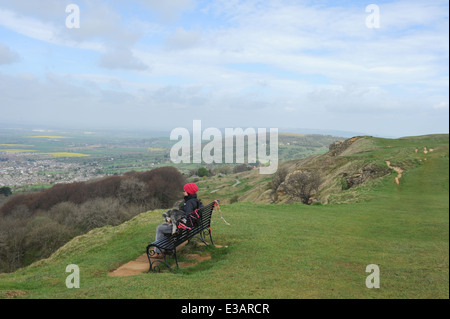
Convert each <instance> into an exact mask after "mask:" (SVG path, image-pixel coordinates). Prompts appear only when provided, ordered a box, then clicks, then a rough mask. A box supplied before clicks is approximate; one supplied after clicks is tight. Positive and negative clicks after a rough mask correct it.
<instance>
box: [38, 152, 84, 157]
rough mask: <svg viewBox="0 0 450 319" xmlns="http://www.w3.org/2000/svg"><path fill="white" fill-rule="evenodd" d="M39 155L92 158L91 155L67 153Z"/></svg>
mask: <svg viewBox="0 0 450 319" xmlns="http://www.w3.org/2000/svg"><path fill="white" fill-rule="evenodd" d="M38 154H40V155H47V156H52V157H87V156H91V155H87V154H81V153H65V152H56V153H38Z"/></svg>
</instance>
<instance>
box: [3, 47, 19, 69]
mask: <svg viewBox="0 0 450 319" xmlns="http://www.w3.org/2000/svg"><path fill="white" fill-rule="evenodd" d="M19 60H20V56H19V54H18V53H17V52H15V51H12V50H11V49H10V48H8V47H7V46H5V45H3V44H2V43H0V65H2V64H11V63H14V62H18V61H19Z"/></svg>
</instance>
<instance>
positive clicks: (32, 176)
mask: <svg viewBox="0 0 450 319" xmlns="http://www.w3.org/2000/svg"><path fill="white" fill-rule="evenodd" d="M103 176H106V174H105V173H104V170H103V167H102V166H101V165H100V164H99V163H97V162H88V163H86V164H81V163H70V162H65V161H61V160H58V159H55V158H48V159H45V158H42V157H41V156H38V155H35V154H32V153H7V152H1V151H0V186H13V187H18V186H33V185H36V186H42V185H52V184H55V183H71V182H82V181H87V180H90V179H93V178H96V177H103Z"/></svg>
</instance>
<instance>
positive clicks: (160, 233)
mask: <svg viewBox="0 0 450 319" xmlns="http://www.w3.org/2000/svg"><path fill="white" fill-rule="evenodd" d="M167 234H169V235H170V234H172V225H171V224H168V223H164V224H161V225H159V226H158V227H156V240H159V239H161V238H164V236H165V235H167ZM155 252H156V253H158V254H160V253H161V251H160V250H159V249H158V248H157V247H155Z"/></svg>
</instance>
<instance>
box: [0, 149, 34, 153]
mask: <svg viewBox="0 0 450 319" xmlns="http://www.w3.org/2000/svg"><path fill="white" fill-rule="evenodd" d="M0 151H1V152H7V153H31V152H36V150H19V149H7V150H1V149H0Z"/></svg>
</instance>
